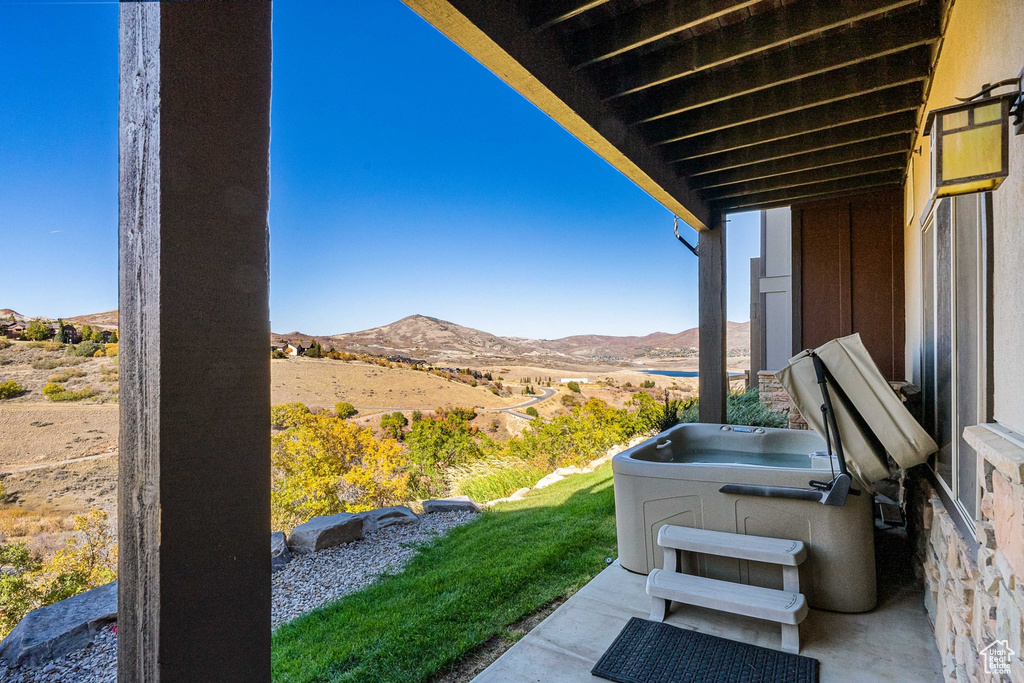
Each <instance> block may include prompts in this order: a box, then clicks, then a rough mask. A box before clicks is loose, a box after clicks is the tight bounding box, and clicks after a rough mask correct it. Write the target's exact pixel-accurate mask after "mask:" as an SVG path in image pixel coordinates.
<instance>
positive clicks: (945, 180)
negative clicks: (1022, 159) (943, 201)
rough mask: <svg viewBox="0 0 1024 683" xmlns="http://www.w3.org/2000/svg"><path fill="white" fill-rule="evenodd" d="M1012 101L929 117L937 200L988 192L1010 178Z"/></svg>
mask: <svg viewBox="0 0 1024 683" xmlns="http://www.w3.org/2000/svg"><path fill="white" fill-rule="evenodd" d="M1012 99H1013V96H1001V97H986V98H981V99H977V100H974V101H971V102H966V103H964V104H958V105H956V106H954V107H946V108H944V109H935V110H933V111H930V112H928V121H927V122H926V124H925V135H928V136H930V137H931V158H932V159H931V160H932V190H933V192H934V195H935V196H936V197H951V196H953V195H958V194H968V193H971V192H988V191H991V190H994V189H996V188H997V187H999V185H1000V184H1001V183H1002V182H1003V180H1004V179H1005V178H1006V176H1007V175H1009V173H1010V168H1009V141H1010V122H1009V117H1010V103H1011V101H1012Z"/></svg>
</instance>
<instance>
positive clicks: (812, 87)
mask: <svg viewBox="0 0 1024 683" xmlns="http://www.w3.org/2000/svg"><path fill="white" fill-rule="evenodd" d="M930 70H931V49H930V48H929V47H927V46H921V47H917V48H915V49H914V50H912V51H910V52H905V53H900V54H894V55H889V56H887V57H881V58H879V59H875V60H872V61H870V62H864V63H862V64H856V65H854V66H848V67H845V68H843V69H839V70H837V71H831V72H828V73H823V74H818V75H817V76H811V77H810V78H805V79H803V80H800V81H797V82H795V83H791V84H786V85H780V86H776V87H774V88H770V89H768V90H764V91H762V92H759V93H755V94H752V95H747V96H745V97H740V98H736V99H733V100H727V101H725V102H719V103H718V104H712V105H708V106H706V107H702V108H700V109H696V110H694V111H691V112H687V113H685V114H677V115H676V116H672V117H670V118H667V119H659V120H657V121H652V122H651V123H647V124H643V126H641V131H642V133H643V135H644V139H646V140H648V141H649V142H650V143H651V144H653V145H663V144H666V143H669V142H677V141H680V140H686V139H688V138H694V137H697V136H700V135H707V134H708V133H714V132H715V131H719V130H723V129H726V128H732V127H734V126H741V125H743V124H747V123H751V122H753V121H760V120H762V119H770V118H773V117H776V116H781V115H784V114H791V113H793V112H798V111H801V110H804V109H809V108H811V107H817V106H820V105H822V104H828V103H830V102H838V101H840V100H849V99H853V98H856V97H858V96H860V95H867V94H870V93H873V92H877V91H880V90H885V89H888V88H892V87H896V86H900V85H906V84H908V83H916V82H923V81H924V80H925V79H926V78H927V77H928V74H929V73H930Z"/></svg>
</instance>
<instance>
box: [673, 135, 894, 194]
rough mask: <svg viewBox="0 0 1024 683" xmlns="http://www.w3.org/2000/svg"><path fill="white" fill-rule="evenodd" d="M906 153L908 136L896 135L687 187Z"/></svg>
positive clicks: (713, 176)
mask: <svg viewBox="0 0 1024 683" xmlns="http://www.w3.org/2000/svg"><path fill="white" fill-rule="evenodd" d="M908 149H910V133H900V134H898V135H890V136H888V137H884V138H876V139H874V140H867V141H866V142H856V143H853V144H849V145H840V146H838V147H828V148H825V149H823V150H820V151H817V152H808V153H806V154H797V155H795V156H788V157H782V158H781V159H773V160H771V161H765V162H762V163H758V164H750V165H748V166H737V167H735V168H731V169H729V170H726V171H719V172H717V173H707V174H703V175H696V176H691V177H690V186H691V187H694V188H697V189H709V188H718V187H727V186H730V185H733V184H736V183H745V182H748V181H752V180H760V179H762V178H772V177H775V176H780V175H786V174H791V173H799V172H801V171H809V170H812V169H817V168H825V167H828V166H835V165H837V164H846V163H849V162H853V161H863V160H864V159H873V158H876V157H883V156H889V155H892V154H898V153H900V154H903V155H904V156H905V155H906V151H907V150H908Z"/></svg>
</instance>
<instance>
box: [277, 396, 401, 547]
mask: <svg viewBox="0 0 1024 683" xmlns="http://www.w3.org/2000/svg"><path fill="white" fill-rule="evenodd" d="M293 419H294V423H293V424H292V425H291V426H290V427H288V429H286V430H285V431H283V432H279V433H276V434H274V435H273V436H272V437H271V468H272V481H271V490H270V504H271V520H272V522H273V525H274V528H275V529H284V530H289V531H290V530H291V529H293V528H294V527H295V526H297V525H299V524H302V523H303V522H305V521H307V520H309V519H310V518H312V517H318V516H321V515H333V514H337V513H339V512H346V511H359V510H367V509H370V508H373V507H380V506H382V505H393V504H395V503H399V502H402V501H404V500H405V499H406V481H407V479H408V474H406V473H404V472H403V471H402V467H403V462H402V457H401V448H400V447H399V445H398V442H396V441H395V440H394V439H381V440H378V439H376V438H374V436H373V432H372V430H370V429H369V428H365V429H360V428H359V427H357V426H356V425H354V424H353V423H351V422H349V421H347V420H343V419H339V418H337V417H335V416H332V415H328V414H324V413H305V414H302V413H298V414H295V415H293Z"/></svg>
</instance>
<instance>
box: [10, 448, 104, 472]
mask: <svg viewBox="0 0 1024 683" xmlns="http://www.w3.org/2000/svg"><path fill="white" fill-rule="evenodd" d="M112 455H117V451H114V452H113V453H97V454H96V455H84V456H82V457H81V458H71V459H69V460H58V461H57V462H44V463H43V464H41V465H28V466H26V467H15V468H14V469H13V470H3V471H0V474H15V473H16V472H31V471H32V470H42V469H46V468H47V467H58V466H60V465H70V464H71V463H73V462H82V461H83V460H96V459H97V458H109V457H110V456H112Z"/></svg>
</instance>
